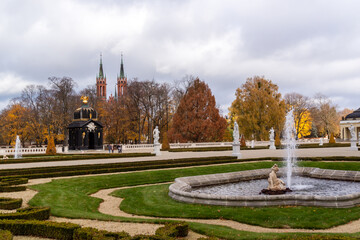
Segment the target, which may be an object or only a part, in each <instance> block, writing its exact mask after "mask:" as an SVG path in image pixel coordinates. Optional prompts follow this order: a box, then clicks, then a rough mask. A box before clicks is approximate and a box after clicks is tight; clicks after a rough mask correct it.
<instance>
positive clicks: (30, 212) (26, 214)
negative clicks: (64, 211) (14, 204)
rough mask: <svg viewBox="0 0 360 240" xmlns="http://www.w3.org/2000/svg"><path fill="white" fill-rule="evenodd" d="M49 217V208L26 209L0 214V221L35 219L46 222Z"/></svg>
mask: <svg viewBox="0 0 360 240" xmlns="http://www.w3.org/2000/svg"><path fill="white" fill-rule="evenodd" d="M49 217H50V208H49V207H27V208H19V209H18V210H17V211H16V212H14V213H1V214H0V219H28V220H30V219H35V220H47V219H49Z"/></svg>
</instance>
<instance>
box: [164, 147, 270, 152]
mask: <svg viewBox="0 0 360 240" xmlns="http://www.w3.org/2000/svg"><path fill="white" fill-rule="evenodd" d="M268 148H269V146H256V147H254V148H250V147H240V150H258V149H268ZM231 150H232V147H198V148H172V149H169V150H168V151H169V152H210V151H231Z"/></svg>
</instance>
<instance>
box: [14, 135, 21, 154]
mask: <svg viewBox="0 0 360 240" xmlns="http://www.w3.org/2000/svg"><path fill="white" fill-rule="evenodd" d="M14 158H21V142H20V137H19V136H16V142H15V155H14Z"/></svg>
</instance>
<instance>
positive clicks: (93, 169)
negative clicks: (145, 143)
mask: <svg viewBox="0 0 360 240" xmlns="http://www.w3.org/2000/svg"><path fill="white" fill-rule="evenodd" d="M265 160H266V161H283V158H281V157H261V158H250V159H236V157H232V156H220V157H205V158H183V159H169V160H155V161H139V162H122V163H108V164H88V165H78V166H58V167H46V168H45V167H44V168H26V169H7V170H0V176H5V177H6V178H9V177H26V178H48V177H62V176H76V175H87V174H100V173H115V172H129V171H139V170H148V169H165V168H174V167H187V166H199V165H210V164H223V163H236V162H252V161H265ZM298 160H299V161H360V157H344V156H334V157H299V158H298ZM0 179H1V177H0Z"/></svg>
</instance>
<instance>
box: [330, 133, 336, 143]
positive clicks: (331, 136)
mask: <svg viewBox="0 0 360 240" xmlns="http://www.w3.org/2000/svg"><path fill="white" fill-rule="evenodd" d="M329 143H336V141H335V137H334V134H333V133H331V135H330V140H329Z"/></svg>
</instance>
